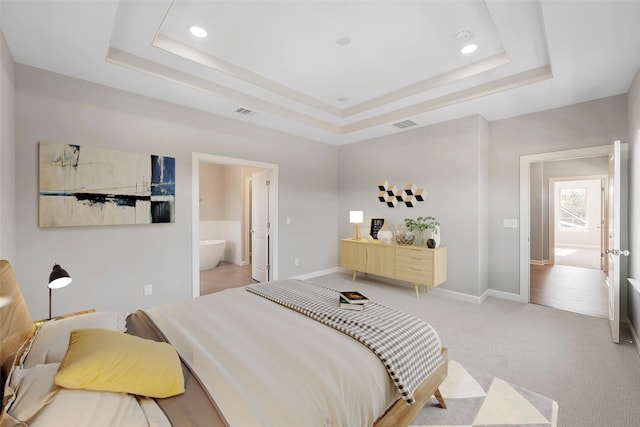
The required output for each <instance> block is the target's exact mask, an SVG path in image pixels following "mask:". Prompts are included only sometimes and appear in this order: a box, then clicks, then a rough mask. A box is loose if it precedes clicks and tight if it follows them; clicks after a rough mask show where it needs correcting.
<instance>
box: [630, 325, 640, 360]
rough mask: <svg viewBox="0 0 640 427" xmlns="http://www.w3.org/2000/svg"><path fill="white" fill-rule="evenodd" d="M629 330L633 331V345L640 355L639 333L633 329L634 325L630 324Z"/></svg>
mask: <svg viewBox="0 0 640 427" xmlns="http://www.w3.org/2000/svg"><path fill="white" fill-rule="evenodd" d="M629 330H630V331H631V336H632V337H633V344H634V345H635V347H636V351H637V352H638V354H640V338H638V333H637V332H636V330H635V329H633V325H632V324H631V322H629Z"/></svg>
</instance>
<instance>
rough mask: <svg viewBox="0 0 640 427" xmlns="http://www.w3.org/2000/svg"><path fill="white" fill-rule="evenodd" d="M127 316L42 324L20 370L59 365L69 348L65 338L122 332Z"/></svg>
mask: <svg viewBox="0 0 640 427" xmlns="http://www.w3.org/2000/svg"><path fill="white" fill-rule="evenodd" d="M128 315H129V313H119V312H112V311H101V312H97V313H88V314H82V315H80V316H73V317H67V318H66V319H60V320H52V321H49V322H45V323H44V324H43V325H42V326H41V327H39V328H38V329H37V330H36V333H35V334H34V336H33V337H32V338H31V342H30V343H29V346H28V347H27V350H26V351H25V353H24V355H23V356H22V366H23V367H25V368H32V367H34V366H35V365H37V364H40V363H60V362H61V361H62V358H63V357H64V355H65V353H66V352H67V347H68V345H69V335H70V333H71V331H73V330H76V329H90V328H99V329H108V330H111V331H119V332H125V331H126V330H127V316H128Z"/></svg>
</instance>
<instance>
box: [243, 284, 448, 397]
mask: <svg viewBox="0 0 640 427" xmlns="http://www.w3.org/2000/svg"><path fill="white" fill-rule="evenodd" d="M247 290H248V291H250V292H253V293H254V294H257V295H260V296H262V297H264V298H267V299H269V300H271V301H274V302H276V303H278V304H281V305H283V306H285V307H288V308H291V309H293V310H296V311H298V312H300V313H302V314H305V315H307V316H309V317H310V318H312V319H315V320H317V321H319V322H321V323H324V324H325V325H328V326H331V327H332V328H335V329H337V330H338V331H340V332H343V333H345V334H347V335H349V336H351V337H352V338H355V339H356V340H358V341H360V342H361V343H362V344H364V345H365V346H367V347H368V348H369V349H370V350H371V351H373V352H374V353H375V354H376V355H377V356H378V357H379V358H380V360H381V361H382V363H383V364H384V366H385V367H386V368H387V372H388V373H389V376H390V377H391V379H392V380H393V382H394V384H395V386H396V387H397V389H398V391H399V392H400V394H401V395H402V398H403V399H404V400H405V401H406V402H407V403H414V398H413V393H414V391H415V390H416V388H417V387H418V386H419V385H420V383H422V381H424V379H425V378H426V377H428V376H429V375H430V374H431V373H432V372H433V371H434V370H435V369H436V368H438V366H440V365H441V364H443V363H444V359H443V358H442V354H441V353H440V341H439V338H438V334H437V333H436V331H435V329H433V327H432V326H431V325H429V324H428V323H426V322H424V321H422V320H420V319H417V318H415V317H413V316H410V315H408V314H406V313H403V312H401V311H398V310H395V309H393V308H389V307H385V306H383V305H381V304H377V303H375V302H371V303H369V304H367V305H366V307H365V308H364V310H361V311H354V310H345V309H342V308H339V304H338V302H339V295H338V291H336V290H333V289H329V288H325V287H324V286H320V285H317V284H315V283H310V282H306V281H302V280H294V279H287V280H280V281H275V282H267V283H260V284H256V285H249V286H247Z"/></svg>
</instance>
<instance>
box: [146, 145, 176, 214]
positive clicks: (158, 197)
mask: <svg viewBox="0 0 640 427" xmlns="http://www.w3.org/2000/svg"><path fill="white" fill-rule="evenodd" d="M175 194H176V159H175V158H174V157H164V156H156V155H151V212H150V213H151V222H152V223H160V222H174V211H175V210H174V203H175Z"/></svg>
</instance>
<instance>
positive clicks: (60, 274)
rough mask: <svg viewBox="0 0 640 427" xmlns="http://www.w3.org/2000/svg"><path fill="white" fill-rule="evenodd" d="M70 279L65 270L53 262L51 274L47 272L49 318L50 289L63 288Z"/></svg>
mask: <svg viewBox="0 0 640 427" xmlns="http://www.w3.org/2000/svg"><path fill="white" fill-rule="evenodd" d="M71 280H72V279H71V277H70V276H69V273H67V270H65V269H64V268H62V267H60V266H59V265H58V264H54V266H53V270H51V274H49V285H48V287H49V319H51V289H59V288H64V287H65V286H67V285H68V284H69V283H71Z"/></svg>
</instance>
